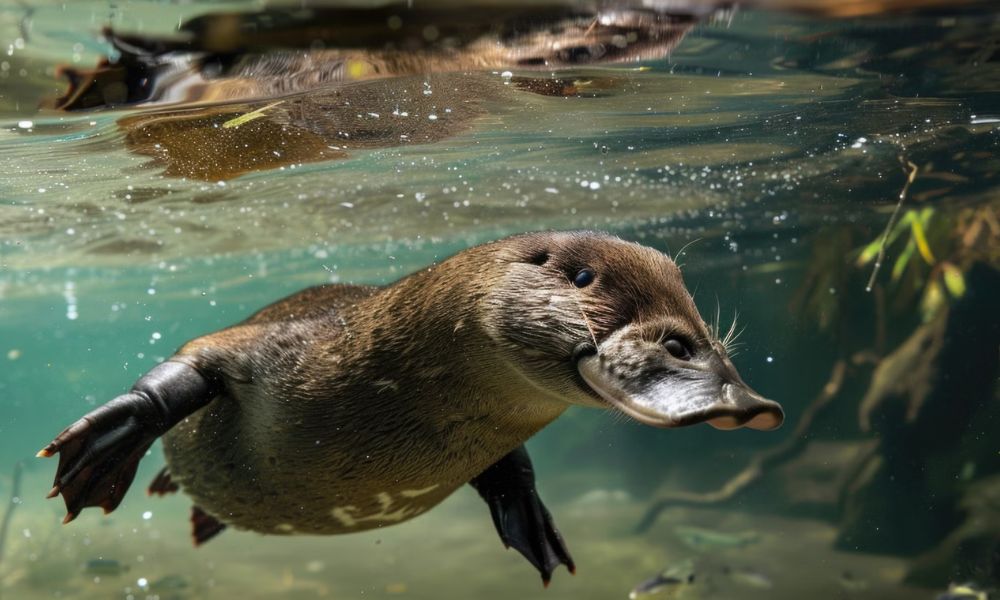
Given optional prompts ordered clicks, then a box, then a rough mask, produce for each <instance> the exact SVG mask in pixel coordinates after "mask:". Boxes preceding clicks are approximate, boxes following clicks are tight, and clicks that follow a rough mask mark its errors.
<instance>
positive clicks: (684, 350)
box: [663, 338, 691, 360]
mask: <svg viewBox="0 0 1000 600" xmlns="http://www.w3.org/2000/svg"><path fill="white" fill-rule="evenodd" d="M663 347H664V348H666V349H667V352H669V353H670V356H673V357H674V358H677V359H680V360H691V351H690V350H689V349H688V347H687V344H685V343H684V342H682V341H680V340H679V339H677V338H669V339H667V341H665V342H663Z"/></svg>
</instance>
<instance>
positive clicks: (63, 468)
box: [38, 362, 214, 523]
mask: <svg viewBox="0 0 1000 600" xmlns="http://www.w3.org/2000/svg"><path fill="white" fill-rule="evenodd" d="M213 396H214V392H213V390H212V386H211V385H210V383H209V381H208V380H206V379H205V378H204V377H203V376H202V375H201V374H199V373H198V371H196V370H195V369H194V368H192V367H190V366H188V365H186V364H182V363H179V362H164V363H162V364H160V365H157V366H156V367H154V368H153V369H152V370H151V371H149V372H148V373H146V374H145V375H143V376H142V377H141V378H140V379H139V380H138V381H137V382H136V383H135V386H133V387H132V391H130V392H129V393H127V394H123V395H121V396H118V397H117V398H115V399H114V400H112V401H110V402H108V403H107V404H105V405H103V406H100V407H98V408H96V409H94V410H93V411H91V412H90V413H88V414H87V415H85V416H84V417H83V418H82V419H80V420H79V421H77V422H76V423H73V424H72V425H70V426H69V427H67V428H66V429H65V430H63V432H62V433H60V434H59V435H58V436H56V438H55V439H54V440H52V442H51V443H49V445H48V446H46V447H45V448H43V449H42V450H41V451H40V452H39V453H38V456H40V457H48V456H52V455H54V454H59V467H58V468H57V469H56V477H55V482H54V483H53V486H52V491H50V492H49V495H48V497H49V498H53V497H55V496H56V495H58V494H62V496H63V500H65V502H66V511H67V514H66V518H65V519H63V523H69V522H70V521H72V520H73V519H75V518H76V517H77V515H79V514H80V511H81V510H83V509H84V508H86V507H88V506H100V507H101V508H103V509H104V512H105V513H109V512H111V511H113V510H114V509H115V508H117V507H118V505H119V504H120V503H121V501H122V498H123V497H124V496H125V492H126V491H127V490H128V488H129V485H131V484H132V480H133V479H134V478H135V471H136V468H137V467H138V465H139V460H140V459H141V458H142V457H143V456H144V455H145V453H146V450H148V449H149V447H150V445H152V443H153V441H155V440H156V438H157V437H159V436H161V435H163V434H164V433H166V431H167V430H168V429H170V428H171V427H173V426H174V425H175V424H177V423H178V422H179V421H180V420H181V419H183V418H184V417H186V416H188V415H190V414H191V413H193V412H194V411H195V410H197V409H198V408H200V407H202V406H204V405H205V404H207V403H208V402H209V401H211V399H212V398H213Z"/></svg>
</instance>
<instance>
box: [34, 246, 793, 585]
mask: <svg viewBox="0 0 1000 600" xmlns="http://www.w3.org/2000/svg"><path fill="white" fill-rule="evenodd" d="M574 404H576V405H583V406H593V407H598V408H605V409H612V410H618V411H621V412H623V413H625V414H627V415H629V416H631V417H633V418H635V419H637V420H639V421H641V422H643V423H646V424H649V425H653V426H657V427H679V426H685V425H692V424H695V423H701V422H708V423H710V424H712V425H713V426H716V427H719V428H723V429H731V428H735V427H742V426H747V427H752V428H755V429H773V428H775V427H777V426H778V425H779V424H780V423H781V421H782V419H783V414H782V411H781V407H780V406H778V404H776V403H774V402H772V401H770V400H765V399H764V398H762V397H761V396H759V395H758V394H756V393H755V392H753V391H752V390H751V389H750V388H749V387H748V386H747V385H746V383H744V382H743V380H742V379H741V378H740V376H739V374H738V373H737V372H736V369H735V367H734V366H733V364H732V363H731V362H730V360H729V357H728V355H727V353H726V349H725V347H724V345H723V344H722V342H720V341H719V340H718V339H717V338H716V337H715V335H714V334H713V333H712V332H711V331H710V330H709V328H708V327H707V326H706V325H705V322H704V321H703V320H702V318H701V316H700V315H699V314H698V311H697V309H696V308H695V305H694V302H693V301H692V299H691V296H690V294H689V293H688V291H687V289H686V288H685V287H684V282H683V280H682V279H681V273H680V270H679V269H678V268H677V266H676V265H675V264H674V263H673V261H671V260H670V259H669V258H668V257H667V256H665V255H663V254H661V253H660V252H657V251H656V250H653V249H651V248H647V247H644V246H640V245H638V244H633V243H628V242H624V241H622V240H619V239H617V238H614V237H610V236H606V235H602V234H595V233H586V232H576V233H537V234H529V235H522V236H516V237H511V238H507V239H504V240H500V241H498V242H494V243H491V244H485V245H482V246H478V247H475V248H471V249H468V250H465V251H464V252H460V253H459V254H457V255H455V256H453V257H451V258H450V259H448V260H445V261H444V262H442V263H440V264H438V265H435V266H432V267H429V268H427V269H423V270H421V271H418V272H416V273H414V274H413V275H410V276H409V277H405V278H403V279H402V280H400V281H398V282H396V283H395V284H393V285H390V286H387V287H384V288H379V287H372V286H355V285H326V286H320V287H315V288H310V289H307V290H304V291H302V292H299V293H298V294H295V295H292V296H290V297H288V298H286V299H284V300H280V301H278V302H276V303H274V304H272V305H270V306H268V307H266V308H264V309H263V310H261V311H259V312H258V313H256V314H255V315H253V316H251V317H250V318H249V319H247V320H246V321H244V322H243V323H240V324H238V325H235V326H233V327H230V328H227V329H223V330H221V331H219V332H216V333H213V334H209V335H207V336H204V337H201V338H198V339H195V340H193V341H191V342H189V343H187V344H186V345H184V346H183V347H182V348H181V349H180V350H179V351H178V352H177V354H175V355H174V356H172V357H171V358H169V359H167V360H166V361H165V362H163V363H162V364H160V365H158V366H156V367H154V368H153V369H152V370H151V371H149V372H148V373H147V374H146V375H143V376H142V377H141V378H139V380H138V381H137V382H136V383H135V385H134V386H133V387H132V390H131V391H130V392H128V393H127V394H124V395H122V396H119V397H117V398H115V399H114V400H111V401H110V402H108V403H107V404H105V405H104V406H101V407H99V408H97V409H96V410H94V411H92V412H90V413H89V414H87V415H86V416H84V417H83V418H82V419H80V420H79V421H77V422H76V423H74V424H73V425H70V426H69V427H68V428H67V429H66V430H65V431H63V432H62V433H61V434H59V435H58V436H57V437H56V438H55V440H54V441H52V442H51V443H50V444H48V445H47V446H46V447H45V448H44V449H42V450H41V452H39V455H40V456H53V455H55V454H58V455H59V466H58V469H57V472H56V477H55V482H54V486H53V488H52V491H51V493H50V497H52V496H55V495H57V494H62V496H63V498H64V500H65V502H66V508H67V511H68V514H67V516H66V522H69V521H71V520H73V519H74V518H75V517H76V516H77V515H78V514H79V513H80V511H81V510H83V508H85V507H88V506H100V507H102V508H103V509H104V510H105V511H106V512H108V511H112V510H114V509H115V508H116V507H117V506H118V504H119V503H120V502H121V500H122V498H123V497H124V495H125V492H126V490H127V489H128V487H129V485H131V483H132V479H133V478H134V476H135V472H136V466H137V465H138V462H139V460H140V459H141V458H142V457H143V456H144V455H145V453H146V451H147V449H148V448H149V447H150V445H151V444H152V443H153V441H155V440H156V439H157V438H158V437H160V436H163V446H164V451H165V453H166V457H167V469H166V470H164V471H163V472H162V473H161V474H160V475H159V476H158V477H157V478H156V479H155V480H154V482H153V484H152V486H151V487H150V491H151V492H156V493H168V492H172V491H176V490H177V489H178V488H179V489H181V490H183V491H184V492H185V493H186V494H187V495H189V496H191V498H192V499H193V500H194V501H195V503H196V506H195V508H194V509H193V511H192V523H193V526H194V538H195V541H196V542H197V543H201V542H204V541H205V540H207V539H209V538H210V537H212V536H214V535H216V534H218V533H219V532H220V531H222V530H223V529H224V528H225V527H226V526H227V525H230V526H234V527H237V528H240V529H249V530H253V531H258V532H261V533H269V534H285V535H290V534H340V533H350V532H355V531H362V530H365V529H371V528H374V527H383V526H387V525H392V524H395V523H398V522H401V521H405V520H408V519H410V518H413V517H415V516H417V515H419V514H421V513H423V512H425V511H426V510H428V509H430V508H431V507H433V506H435V505H436V504H438V503H439V502H441V501H442V500H444V499H445V498H446V497H448V496H449V495H451V494H452V493H453V492H454V491H455V490H456V489H458V488H459V487H461V486H463V485H464V484H466V483H470V484H471V485H472V486H473V487H474V488H476V490H478V491H479V493H480V495H481V496H482V497H483V498H484V499H485V500H486V502H487V504H488V505H489V509H490V512H491V514H492V516H493V522H494V525H495V526H496V529H497V531H498V533H499V534H500V537H501V539H502V540H503V542H504V544H505V545H507V546H512V547H514V548H515V549H517V550H518V551H519V552H520V553H522V554H523V555H524V556H525V557H526V558H527V559H528V560H529V561H530V562H531V563H532V564H533V565H534V566H535V567H536V568H538V570H539V571H540V572H541V574H542V578H543V580H544V581H545V582H548V580H549V578H550V576H551V574H552V571H553V569H555V567H557V566H558V565H559V564H564V565H566V566H567V567H568V568H569V569H570V570H573V568H574V563H573V560H572V558H571V557H570V554H569V552H568V551H567V549H566V546H565V544H564V543H563V540H562V537H561V536H560V534H559V532H558V531H557V530H556V527H555V525H554V523H553V520H552V517H551V515H550V514H549V511H548V510H547V509H546V508H545V506H544V505H543V504H542V502H541V500H540V499H539V497H538V494H537V492H536V491H535V480H534V472H533V470H532V466H531V461H530V460H529V458H528V454H527V451H526V450H525V449H524V446H523V445H522V444H523V443H524V442H525V441H526V440H527V439H528V438H529V437H531V436H532V435H533V434H534V433H536V432H537V431H538V430H539V429H541V428H542V427H544V426H545V425H546V424H548V423H549V422H551V421H552V420H553V419H555V418H556V417H558V416H559V414H561V413H562V412H563V411H564V410H565V409H566V408H567V407H569V406H570V405H574Z"/></svg>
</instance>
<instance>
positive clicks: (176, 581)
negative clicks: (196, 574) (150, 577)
mask: <svg viewBox="0 0 1000 600" xmlns="http://www.w3.org/2000/svg"><path fill="white" fill-rule="evenodd" d="M189 587H191V584H190V583H189V582H188V580H187V578H186V577H184V576H183V575H164V576H163V577H160V578H159V579H157V580H156V581H154V582H152V583H150V584H149V591H151V592H160V593H162V592H177V591H180V590H185V589H187V588H189Z"/></svg>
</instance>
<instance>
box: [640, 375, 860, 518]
mask: <svg viewBox="0 0 1000 600" xmlns="http://www.w3.org/2000/svg"><path fill="white" fill-rule="evenodd" d="M846 371H847V361H845V360H844V359H841V360H838V361H837V362H836V363H834V365H833V369H832V370H831V373H830V379H829V380H828V381H827V382H826V384H825V385H824V386H823V389H822V390H820V393H819V395H817V396H816V398H815V399H814V400H813V401H812V403H811V404H810V405H809V407H808V408H806V410H805V412H803V413H802V418H800V419H799V422H798V424H797V425H796V426H795V431H793V432H792V434H791V435H790V436H789V437H788V439H786V440H785V441H784V442H782V443H781V444H778V445H777V446H774V447H773V448H768V449H766V450H763V451H761V452H759V453H758V454H756V455H755V456H754V457H753V458H752V459H751V460H750V463H749V464H748V465H747V466H746V467H745V468H744V469H743V470H742V471H740V472H739V473H737V474H736V475H735V476H734V477H732V478H731V479H730V480H729V481H727V482H726V483H725V484H724V485H723V486H722V487H720V488H719V489H717V490H714V491H711V492H704V493H692V492H669V493H666V494H663V495H661V496H660V497H659V498H658V499H657V500H656V501H655V502H654V503H653V505H652V506H650V507H649V509H648V510H647V511H646V514H645V515H643V517H642V520H640V521H639V524H638V525H636V528H635V532H636V533H643V532H645V531H647V530H649V528H650V527H652V526H653V523H655V522H656V519H657V517H659V515H660V513H661V512H663V511H664V510H665V509H666V508H668V507H670V506H672V505H678V504H689V505H705V504H719V503H722V502H726V501H727V500H731V499H732V498H734V497H735V496H736V495H737V494H739V493H740V492H742V491H743V490H745V489H746V488H748V487H749V486H750V484H752V483H754V482H755V481H757V480H758V479H760V477H761V475H763V474H764V470H765V469H768V468H770V467H773V466H774V465H777V464H780V463H783V462H786V461H788V460H789V459H791V458H793V457H795V456H797V455H798V454H799V453H800V452H801V451H802V450H803V449H804V448H805V447H806V444H807V442H808V440H809V438H808V437H807V436H806V433H807V432H808V431H809V428H810V427H811V426H812V423H813V421H814V420H815V419H816V416H817V415H818V414H819V413H820V411H822V410H823V409H824V408H826V406H827V405H829V404H830V401H831V400H833V398H834V397H835V396H836V395H837V393H838V392H839V391H840V388H841V386H842V385H843V383H844V374H845V373H846Z"/></svg>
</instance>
